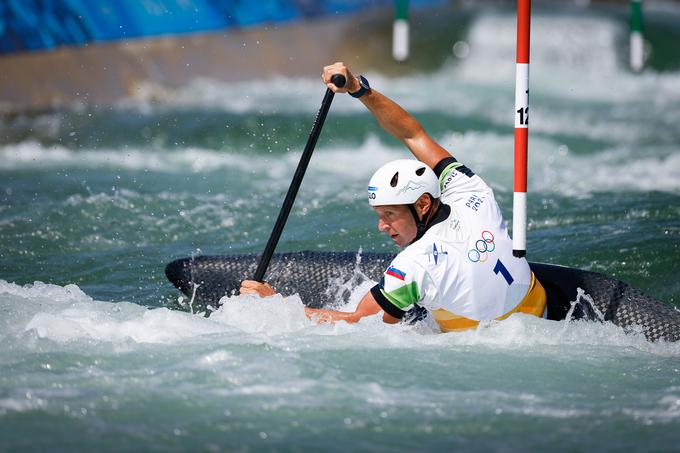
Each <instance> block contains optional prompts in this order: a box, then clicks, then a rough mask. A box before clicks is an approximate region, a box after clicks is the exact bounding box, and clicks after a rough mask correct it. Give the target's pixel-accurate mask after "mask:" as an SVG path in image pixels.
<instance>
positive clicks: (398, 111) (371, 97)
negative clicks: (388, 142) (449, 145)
mask: <svg viewBox="0 0 680 453" xmlns="http://www.w3.org/2000/svg"><path fill="white" fill-rule="evenodd" d="M360 100H361V102H363V104H364V105H365V106H366V108H368V110H369V111H370V112H371V113H372V114H373V116H374V117H375V118H376V120H378V123H379V124H380V126H381V127H382V128H383V129H385V130H386V131H387V132H389V133H390V134H392V135H393V136H394V137H395V138H396V139H397V140H399V141H401V142H402V143H404V144H405V145H406V146H407V147H408V148H409V150H411V152H412V153H413V155H414V156H415V157H416V158H417V159H418V160H420V161H422V162H424V163H425V164H427V165H428V166H430V167H431V168H434V167H435V165H437V164H438V163H439V162H440V161H441V160H442V159H444V158H446V157H450V156H451V154H450V153H449V152H448V151H447V150H445V149H444V148H442V147H441V146H440V145H439V144H438V143H437V142H435V141H434V140H432V138H431V137H430V136H429V135H428V134H427V133H426V132H425V130H424V129H423V127H422V126H421V125H420V123H419V122H418V121H417V120H416V119H415V118H414V117H413V116H412V115H411V114H410V113H408V112H407V111H406V110H404V109H403V108H401V106H399V104H397V103H396V102H394V101H393V100H391V99H390V98H388V97H387V96H385V95H384V94H382V93H380V92H379V91H376V90H374V89H371V90H370V91H369V92H367V93H366V94H365V95H363V96H362V97H361V99H360Z"/></svg>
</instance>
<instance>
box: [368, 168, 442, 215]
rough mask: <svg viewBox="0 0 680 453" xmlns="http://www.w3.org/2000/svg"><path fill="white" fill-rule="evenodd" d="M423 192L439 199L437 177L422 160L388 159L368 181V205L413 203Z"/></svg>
mask: <svg viewBox="0 0 680 453" xmlns="http://www.w3.org/2000/svg"><path fill="white" fill-rule="evenodd" d="M424 193H429V194H430V195H431V196H432V198H439V196H440V191H439V178H437V176H436V175H435V174H434V171H432V169H431V168H430V167H428V166H427V165H425V164H424V163H422V162H420V161H418V160H413V159H399V160H393V161H392V162H389V163H387V164H385V165H383V166H382V167H380V168H379V169H378V171H376V172H375V173H374V174H373V176H372V177H371V180H370V181H369V182H368V204H370V205H371V206H385V205H396V204H405V205H410V204H413V203H415V202H416V200H417V199H418V198H420V196H421V195H422V194H424Z"/></svg>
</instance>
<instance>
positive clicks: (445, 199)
mask: <svg viewBox="0 0 680 453" xmlns="http://www.w3.org/2000/svg"><path fill="white" fill-rule="evenodd" d="M334 74H342V75H344V76H345V77H346V79H347V84H346V85H345V87H344V88H338V87H336V86H335V85H334V84H333V83H332V82H331V76H332V75H334ZM322 77H323V81H324V83H325V84H326V86H328V87H329V88H330V89H331V90H333V91H334V92H336V93H345V92H348V93H349V94H350V95H351V96H353V97H355V98H358V99H359V100H360V101H361V102H363V104H364V105H365V106H366V107H367V108H368V109H369V111H370V112H371V113H372V114H373V116H375V118H376V119H377V120H378V122H379V123H380V125H381V126H382V127H383V128H384V129H385V130H386V131H388V132H389V133H391V134H392V135H393V136H395V137H396V138H397V139H398V140H400V141H401V142H402V143H404V144H405V145H406V146H407V147H408V148H409V150H410V151H411V152H412V153H413V155H414V156H415V157H416V158H417V159H418V160H408V159H402V160H397V161H393V162H390V163H388V164H386V165H384V166H383V167H381V168H380V169H379V170H378V171H376V172H375V174H374V175H373V177H372V178H371V180H370V182H369V184H368V201H369V204H370V205H371V206H372V207H373V209H374V210H375V212H376V213H377V215H378V229H379V230H380V231H383V232H385V233H387V234H388V235H389V236H390V237H391V238H392V240H393V241H394V242H395V243H396V244H397V246H399V247H400V248H403V250H402V251H401V252H400V253H399V254H398V255H397V257H396V258H395V259H394V260H393V261H392V263H391V265H390V266H389V267H388V269H387V270H386V271H385V273H384V275H383V278H382V280H381V282H380V283H379V284H377V285H376V286H375V287H373V288H372V289H371V290H370V291H369V292H368V293H367V294H366V295H365V296H364V297H363V298H362V299H361V301H360V302H359V304H358V305H357V308H356V310H355V311H353V312H340V311H336V310H327V309H312V308H306V309H305V310H306V313H307V316H309V317H310V318H316V319H318V320H319V321H320V322H333V321H346V322H357V321H359V320H360V319H361V318H363V317H365V316H371V315H375V314H377V313H379V312H380V311H381V310H382V312H383V321H384V322H386V323H389V324H394V323H397V322H399V320H400V319H401V318H402V317H403V316H404V314H405V313H406V312H407V311H408V310H409V309H411V308H413V306H414V305H416V304H417V305H419V306H421V307H424V308H426V309H427V310H428V312H429V313H430V314H431V315H432V316H433V318H434V319H435V320H436V321H437V323H438V324H439V326H440V327H441V329H442V331H445V332H448V331H456V330H466V329H470V328H475V327H476V326H477V325H478V324H479V322H480V321H489V320H494V319H497V320H500V319H504V318H506V317H508V316H510V315H511V314H512V313H515V312H524V313H530V314H533V315H535V316H542V315H543V314H544V312H545V308H546V295H545V291H544V289H543V287H542V286H541V284H540V283H539V282H538V280H536V278H535V277H534V275H533V273H532V272H531V270H530V269H529V265H528V263H527V261H526V260H525V259H524V258H516V257H514V256H513V255H512V240H511V239H510V237H509V235H508V233H507V230H506V227H505V223H504V221H503V217H502V214H501V211H500V208H499V207H498V204H497V203H496V200H495V198H494V195H493V191H492V190H491V189H490V188H489V187H488V186H487V185H486V184H485V183H484V181H482V179H481V178H480V177H479V176H477V175H475V174H474V173H473V172H472V171H471V170H470V169H468V168H467V167H466V166H464V165H463V164H461V163H459V162H457V161H456V159H454V158H453V156H452V155H451V154H450V153H449V152H448V151H446V150H445V149H444V148H442V147H441V146H440V145H439V144H438V143H436V142H435V141H434V140H433V139H432V138H431V137H430V136H429V135H428V134H427V133H426V132H425V131H424V130H423V128H422V127H421V126H420V124H419V123H418V122H417V121H416V120H415V118H413V117H412V116H411V115H410V114H409V113H407V112H406V111H405V110H403V109H402V108H401V107H400V106H399V105H397V104H396V103H395V102H393V101H392V100H390V99H389V98H387V97H386V96H384V95H382V94H381V93H379V92H378V91H377V90H374V89H371V88H370V86H369V84H368V81H367V80H366V79H365V78H364V77H362V76H359V77H358V78H356V77H354V76H353V75H352V73H351V72H350V71H349V69H348V68H347V67H346V66H345V65H344V64H343V63H335V64H333V65H330V66H326V67H325V68H324V72H323V76H322ZM241 293H242V294H259V295H260V296H262V297H265V296H270V295H273V294H275V291H274V289H273V288H271V287H270V286H269V285H267V284H266V283H259V282H255V281H249V280H246V281H244V282H243V283H242V287H241Z"/></svg>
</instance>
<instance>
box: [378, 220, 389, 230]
mask: <svg viewBox="0 0 680 453" xmlns="http://www.w3.org/2000/svg"><path fill="white" fill-rule="evenodd" d="M387 228H389V225H388V224H387V223H386V222H385V221H384V220H383V219H378V231H385V230H387Z"/></svg>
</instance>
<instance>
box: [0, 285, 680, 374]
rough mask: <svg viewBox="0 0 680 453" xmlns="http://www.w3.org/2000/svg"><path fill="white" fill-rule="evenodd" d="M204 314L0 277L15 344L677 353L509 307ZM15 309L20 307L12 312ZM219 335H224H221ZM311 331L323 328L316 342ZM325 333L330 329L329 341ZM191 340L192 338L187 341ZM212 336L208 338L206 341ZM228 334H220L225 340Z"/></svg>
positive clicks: (231, 305) (217, 357)
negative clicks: (432, 312)
mask: <svg viewBox="0 0 680 453" xmlns="http://www.w3.org/2000/svg"><path fill="white" fill-rule="evenodd" d="M366 285H368V286H370V284H368V283H366V284H365V285H364V286H359V287H356V288H354V289H353V294H352V297H351V300H350V302H349V303H348V304H347V305H345V306H342V307H341V308H340V309H341V310H343V311H350V310H352V309H353V308H354V307H355V306H356V304H357V303H358V301H359V300H360V298H361V296H363V294H364V293H365V291H366V288H367V287H368V286H366ZM223 302H224V304H223V305H222V306H221V307H220V308H219V309H218V310H216V311H215V312H213V313H211V314H210V316H209V317H208V318H205V317H203V316H200V315H191V314H189V313H186V312H179V311H171V310H168V309H165V308H156V309H147V308H145V307H141V306H139V305H135V304H131V303H127V302H116V303H111V302H101V301H95V300H93V299H92V298H91V297H89V296H87V295H86V294H84V293H83V292H82V291H81V290H80V289H79V288H78V287H77V286H75V285H67V286H64V287H60V286H58V285H50V284H43V283H35V284H32V285H26V286H19V285H16V284H12V283H7V282H5V281H3V280H0V306H1V307H2V308H3V310H4V312H5V313H6V314H7V316H9V318H8V319H4V320H3V321H4V322H3V324H2V325H3V327H2V330H3V331H2V332H0V333H1V334H2V337H4V338H5V339H7V337H10V338H12V339H13V340H15V341H14V342H17V341H18V342H19V343H21V344H22V345H23V344H25V343H26V342H25V341H23V340H21V338H23V336H24V335H26V334H33V335H35V336H36V337H37V338H39V339H47V340H50V341H53V342H57V343H64V344H69V343H71V342H74V341H81V340H85V341H88V342H91V341H96V342H103V343H114V344H121V343H122V344H125V345H130V342H133V343H132V344H134V343H139V344H145V343H150V344H178V343H181V342H186V341H187V340H191V339H196V340H198V339H199V338H202V337H205V338H215V337H214V336H216V335H217V336H218V337H219V338H221V340H220V341H221V342H222V343H223V344H228V343H230V342H234V341H236V342H238V343H253V344H261V343H262V342H265V343H271V344H277V345H279V346H281V347H284V348H285V349H286V350H288V351H295V350H297V349H300V350H305V351H308V350H310V349H311V350H317V349H322V350H323V349H329V348H330V349H350V350H351V349H354V348H357V347H360V348H362V349H367V348H368V349H374V348H377V349H392V348H400V349H401V348H405V349H430V348H432V347H437V348H438V349H439V350H447V349H451V348H453V349H454V350H455V349H458V348H460V347H462V346H466V347H467V346H491V347H493V348H495V349H498V348H501V349H509V350H524V351H533V352H532V353H536V354H547V355H550V354H553V353H554V349H553V348H554V347H559V348H563V349H564V354H566V356H569V354H571V353H570V352H569V351H574V354H578V351H583V350H584V349H588V348H596V349H598V348H599V349H600V350H601V353H602V354H609V353H610V352H606V351H609V350H611V349H612V348H614V349H616V350H635V351H639V352H638V353H645V354H649V353H651V354H655V355H661V356H669V357H677V356H680V342H678V343H670V344H669V343H664V342H658V343H650V342H648V341H646V340H645V339H644V336H643V335H642V334H641V333H631V332H624V330H623V329H621V328H619V327H617V326H614V325H613V324H610V323H597V322H585V321H577V322H570V323H568V324H565V322H554V321H548V320H544V319H540V318H536V317H533V316H528V315H523V314H515V315H512V316H510V317H509V318H508V319H506V320H504V321H502V322H490V323H486V324H484V325H483V326H481V327H480V328H479V329H477V330H474V331H467V332H460V333H447V334H439V333H435V332H436V329H435V328H432V327H431V325H427V324H426V325H416V326H407V325H389V324H385V323H383V322H382V319H381V317H380V316H372V317H368V318H364V319H362V320H361V321H360V322H359V323H356V324H347V323H345V322H337V323H335V324H321V325H317V324H316V323H314V322H312V321H310V320H309V319H307V317H306V316H305V313H304V310H303V305H302V302H301V300H300V298H299V297H298V296H296V295H294V296H290V297H282V296H274V297H270V298H265V299H260V298H258V297H255V296H234V297H229V298H224V299H223ZM18 308H21V310H23V312H21V313H19V310H18ZM224 335H227V336H226V337H225V336H224ZM319 336H323V337H329V339H328V340H325V341H324V342H319V341H318V338H319ZM330 338H333V339H332V340H331V339H330ZM192 341H193V340H192ZM204 341H210V342H211V343H214V340H204ZM225 342H226V343H225ZM233 360H235V359H234V358H233V357H232V356H231V355H230V353H226V352H225V353H223V352H217V353H213V354H211V355H207V356H205V357H203V359H200V360H199V362H200V363H202V364H203V365H205V366H211V365H212V364H214V363H216V362H232V361H233Z"/></svg>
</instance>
